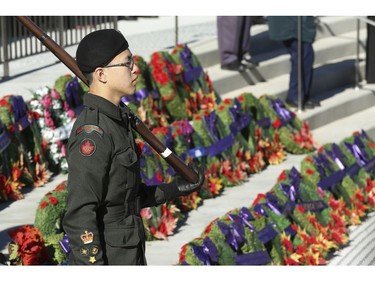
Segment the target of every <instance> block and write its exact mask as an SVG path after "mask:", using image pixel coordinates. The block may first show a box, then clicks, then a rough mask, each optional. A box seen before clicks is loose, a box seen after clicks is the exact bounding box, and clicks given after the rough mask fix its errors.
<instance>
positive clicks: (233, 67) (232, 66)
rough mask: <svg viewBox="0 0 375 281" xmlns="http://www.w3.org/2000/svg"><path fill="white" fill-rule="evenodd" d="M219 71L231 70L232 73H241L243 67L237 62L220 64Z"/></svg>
mask: <svg viewBox="0 0 375 281" xmlns="http://www.w3.org/2000/svg"><path fill="white" fill-rule="evenodd" d="M221 69H224V70H233V71H243V66H242V65H241V64H240V63H239V62H238V61H234V62H231V63H228V64H222V65H221Z"/></svg>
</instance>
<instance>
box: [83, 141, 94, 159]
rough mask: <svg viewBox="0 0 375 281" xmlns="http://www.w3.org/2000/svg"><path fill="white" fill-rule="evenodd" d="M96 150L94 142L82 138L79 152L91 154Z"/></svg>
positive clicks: (86, 154) (85, 154) (84, 154)
mask: <svg viewBox="0 0 375 281" xmlns="http://www.w3.org/2000/svg"><path fill="white" fill-rule="evenodd" d="M95 150H96V144H95V142H94V141H93V140H92V139H84V140H82V141H81V144H80V145H79V152H80V153H81V154H82V155H83V156H91V155H93V154H94V152H95Z"/></svg>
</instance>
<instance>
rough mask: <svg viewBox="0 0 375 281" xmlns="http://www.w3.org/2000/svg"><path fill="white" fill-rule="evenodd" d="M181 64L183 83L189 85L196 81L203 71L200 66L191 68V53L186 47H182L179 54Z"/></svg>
mask: <svg viewBox="0 0 375 281" xmlns="http://www.w3.org/2000/svg"><path fill="white" fill-rule="evenodd" d="M180 58H181V61H182V64H183V65H184V73H183V75H184V81H185V83H190V82H191V81H194V80H197V79H198V78H199V77H200V76H201V74H202V73H203V69H202V67H201V66H200V65H198V66H195V67H194V66H193V61H192V58H191V52H190V50H189V48H188V47H187V45H185V46H184V49H183V51H182V52H181V53H180Z"/></svg>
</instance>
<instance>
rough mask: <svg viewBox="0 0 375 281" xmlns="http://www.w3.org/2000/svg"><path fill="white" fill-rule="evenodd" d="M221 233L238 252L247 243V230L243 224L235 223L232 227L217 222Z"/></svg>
mask: <svg viewBox="0 0 375 281" xmlns="http://www.w3.org/2000/svg"><path fill="white" fill-rule="evenodd" d="M217 225H218V226H219V229H220V231H221V233H223V234H224V236H225V241H226V242H227V243H228V244H229V245H231V246H233V247H234V249H235V250H236V251H238V250H239V248H240V245H242V244H243V243H245V242H246V239H245V237H244V235H245V230H244V228H243V224H242V223H241V222H236V221H235V222H233V223H232V225H227V224H225V223H223V222H221V221H218V222H217Z"/></svg>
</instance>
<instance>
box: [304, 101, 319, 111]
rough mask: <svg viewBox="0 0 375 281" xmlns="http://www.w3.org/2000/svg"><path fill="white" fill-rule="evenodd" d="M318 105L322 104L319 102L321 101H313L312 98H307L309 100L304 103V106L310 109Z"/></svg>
mask: <svg viewBox="0 0 375 281" xmlns="http://www.w3.org/2000/svg"><path fill="white" fill-rule="evenodd" d="M317 106H320V103H319V102H316V101H312V100H307V101H306V102H305V103H304V104H303V107H304V108H308V109H313V108H314V107H317Z"/></svg>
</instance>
